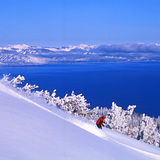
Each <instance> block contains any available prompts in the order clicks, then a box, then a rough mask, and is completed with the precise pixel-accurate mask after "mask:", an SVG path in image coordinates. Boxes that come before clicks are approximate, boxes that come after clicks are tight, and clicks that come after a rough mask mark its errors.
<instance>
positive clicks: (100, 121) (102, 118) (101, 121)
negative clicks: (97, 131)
mask: <svg viewBox="0 0 160 160" xmlns="http://www.w3.org/2000/svg"><path fill="white" fill-rule="evenodd" d="M104 119H105V117H104V116H103V117H100V118H99V119H98V121H97V122H96V124H100V125H102V123H103V121H104Z"/></svg>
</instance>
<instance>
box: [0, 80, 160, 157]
mask: <svg viewBox="0 0 160 160" xmlns="http://www.w3.org/2000/svg"><path fill="white" fill-rule="evenodd" d="M0 90H1V91H2V92H5V93H7V94H9V95H11V96H14V97H16V98H19V99H23V100H25V101H27V102H29V103H32V104H34V105H35V106H37V107H39V108H41V109H43V110H45V111H46V112H49V113H50V114H52V115H54V116H57V117H59V118H61V119H63V120H65V121H68V122H70V123H72V124H74V125H76V126H78V127H80V128H82V129H84V130H86V131H88V132H90V133H92V134H94V135H96V136H98V137H100V138H102V139H104V140H107V141H108V140H111V141H113V142H115V143H117V144H120V145H122V146H124V147H126V148H130V149H132V150H134V151H136V152H139V153H142V154H144V155H147V156H149V157H151V158H152V159H155V160H160V155H158V154H154V153H150V152H148V151H144V150H141V149H137V148H135V147H133V146H129V145H127V144H124V143H121V142H119V141H117V140H115V139H113V138H111V137H109V135H107V131H103V130H99V129H97V127H96V126H95V125H94V124H93V123H92V122H88V123H85V122H83V121H81V120H80V119H78V118H77V117H74V121H73V119H71V118H64V117H62V116H60V115H58V114H56V113H54V112H53V111H51V110H50V109H47V108H45V107H43V106H42V105H40V104H38V103H36V102H34V101H32V100H31V99H29V98H26V97H24V96H23V95H21V94H19V93H17V92H16V91H14V90H12V89H10V88H9V87H7V86H5V85H3V84H2V83H1V82H0ZM76 118H77V119H76Z"/></svg>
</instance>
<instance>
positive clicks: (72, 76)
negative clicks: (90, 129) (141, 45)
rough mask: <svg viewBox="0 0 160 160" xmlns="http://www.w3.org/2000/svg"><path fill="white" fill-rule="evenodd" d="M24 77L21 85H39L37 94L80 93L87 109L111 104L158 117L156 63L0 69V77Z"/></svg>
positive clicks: (159, 92)
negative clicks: (4, 75) (47, 92)
mask: <svg viewBox="0 0 160 160" xmlns="http://www.w3.org/2000/svg"><path fill="white" fill-rule="evenodd" d="M8 73H11V76H12V77H14V76H17V75H18V74H21V75H23V76H25V78H26V80H25V82H24V84H25V83H30V84H37V85H39V89H38V90H41V89H43V90H48V91H50V92H52V91H53V90H54V89H57V92H56V93H57V96H60V97H64V96H65V94H66V93H68V94H71V92H72V90H74V91H75V94H80V93H82V94H83V95H84V96H85V98H86V99H87V102H88V103H90V104H91V108H93V107H96V106H100V107H101V106H102V107H108V108H110V107H111V103H112V102H113V101H114V102H115V103H116V104H117V105H118V106H121V107H122V108H123V109H126V108H127V107H128V105H136V106H137V107H136V109H135V112H137V113H140V114H142V113H146V114H147V115H149V116H155V117H157V116H160V63H157V62H156V63H97V64H53V65H44V66H14V67H11V66H10V67H0V77H2V74H8Z"/></svg>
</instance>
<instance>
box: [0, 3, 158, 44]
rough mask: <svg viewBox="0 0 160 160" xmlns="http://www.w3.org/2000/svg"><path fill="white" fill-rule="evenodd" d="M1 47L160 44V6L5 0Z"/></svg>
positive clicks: (0, 7) (0, 25) (1, 14)
mask: <svg viewBox="0 0 160 160" xmlns="http://www.w3.org/2000/svg"><path fill="white" fill-rule="evenodd" d="M0 21H1V23H0V46H6V45H8V44H23V43H24V44H28V45H35V46H67V45H78V44H81V43H83V44H89V45H93V44H95V45H101V44H126V43H127V44H128V43H137V42H144V43H160V0H43V1H42V0H23V1H22V0H1V1H0Z"/></svg>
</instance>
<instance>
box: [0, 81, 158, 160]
mask: <svg viewBox="0 0 160 160" xmlns="http://www.w3.org/2000/svg"><path fill="white" fill-rule="evenodd" d="M54 159H55V160H99V159H103V160H122V159H123V160H160V149H159V148H157V147H155V146H151V145H149V144H145V143H143V142H140V141H137V140H134V139H132V138H130V137H128V136H125V135H122V134H119V133H117V132H115V131H112V130H110V129H107V128H103V129H102V130H100V129H98V128H97V127H96V125H95V124H94V123H92V122H90V121H87V120H84V119H81V118H79V117H75V116H72V115H69V114H67V113H65V112H63V111H61V110H58V109H57V108H56V107H54V106H48V105H46V104H45V103H43V102H42V101H41V100H38V99H33V98H31V97H30V98H29V97H26V96H25V95H23V94H20V93H18V92H17V91H15V90H13V89H11V88H9V87H8V86H5V85H4V84H2V83H0V160H54Z"/></svg>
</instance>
